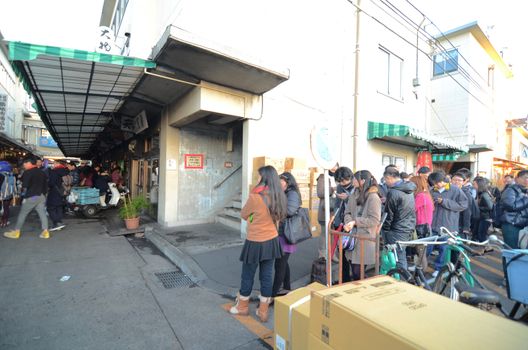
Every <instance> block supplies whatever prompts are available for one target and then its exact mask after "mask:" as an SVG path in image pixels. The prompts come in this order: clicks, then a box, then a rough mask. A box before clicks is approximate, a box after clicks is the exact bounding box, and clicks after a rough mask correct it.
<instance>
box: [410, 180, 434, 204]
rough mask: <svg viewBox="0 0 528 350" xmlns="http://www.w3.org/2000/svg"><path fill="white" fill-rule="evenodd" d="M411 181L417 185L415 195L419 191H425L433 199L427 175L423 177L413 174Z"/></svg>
mask: <svg viewBox="0 0 528 350" xmlns="http://www.w3.org/2000/svg"><path fill="white" fill-rule="evenodd" d="M409 181H411V182H412V183H413V184H415V185H416V190H415V191H414V195H415V196H416V195H417V194H418V193H422V192H425V193H427V195H428V196H429V198H431V200H432V199H433V197H432V196H431V192H430V191H429V184H428V183H427V180H426V179H425V177H423V176H413V177H411V179H410V180H409Z"/></svg>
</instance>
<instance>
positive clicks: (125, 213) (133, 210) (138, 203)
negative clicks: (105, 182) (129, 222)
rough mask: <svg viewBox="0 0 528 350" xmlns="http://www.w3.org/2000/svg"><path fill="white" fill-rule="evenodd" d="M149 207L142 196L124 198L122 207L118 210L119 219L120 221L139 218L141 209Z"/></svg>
mask: <svg viewBox="0 0 528 350" xmlns="http://www.w3.org/2000/svg"><path fill="white" fill-rule="evenodd" d="M149 207H150V203H149V202H148V200H147V199H146V198H145V197H144V196H137V197H134V198H131V197H130V196H127V197H125V202H124V203H123V206H122V207H121V208H119V217H120V218H121V219H134V218H137V217H138V216H139V214H140V213H141V210H142V209H147V208H149Z"/></svg>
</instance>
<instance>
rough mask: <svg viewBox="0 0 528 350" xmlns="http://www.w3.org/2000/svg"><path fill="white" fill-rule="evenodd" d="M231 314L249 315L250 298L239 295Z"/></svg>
mask: <svg viewBox="0 0 528 350" xmlns="http://www.w3.org/2000/svg"><path fill="white" fill-rule="evenodd" d="M229 313H230V314H232V315H242V316H247V315H249V297H244V296H242V295H240V294H237V298H236V301H235V305H233V306H232V307H231V309H230V310H229Z"/></svg>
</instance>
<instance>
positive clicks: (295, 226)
mask: <svg viewBox="0 0 528 350" xmlns="http://www.w3.org/2000/svg"><path fill="white" fill-rule="evenodd" d="M284 238H285V239H286V241H287V242H288V243H289V244H297V243H300V242H302V241H305V240H307V239H310V238H312V230H311V228H310V217H309V214H308V209H306V208H303V207H300V208H299V209H297V212H296V213H295V214H294V215H292V216H290V217H288V218H286V219H285V220H284Z"/></svg>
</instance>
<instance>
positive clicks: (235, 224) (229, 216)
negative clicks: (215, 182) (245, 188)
mask: <svg viewBox="0 0 528 350" xmlns="http://www.w3.org/2000/svg"><path fill="white" fill-rule="evenodd" d="M240 209H242V193H238V194H237V195H236V197H234V198H233V199H232V200H231V202H229V204H228V205H226V206H225V207H224V210H223V211H222V212H220V213H219V214H218V215H216V218H215V222H216V223H219V224H222V225H225V226H228V227H231V228H233V229H235V230H239V231H240V227H241V221H240V220H241V219H240Z"/></svg>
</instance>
